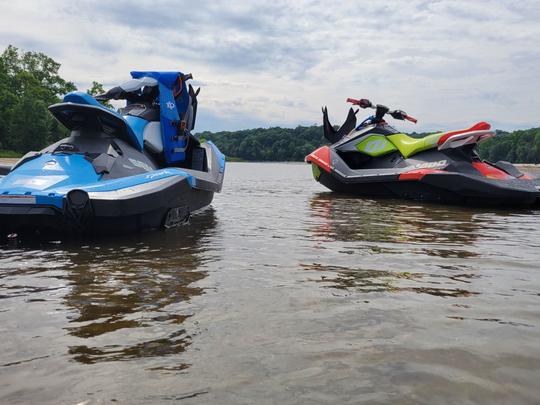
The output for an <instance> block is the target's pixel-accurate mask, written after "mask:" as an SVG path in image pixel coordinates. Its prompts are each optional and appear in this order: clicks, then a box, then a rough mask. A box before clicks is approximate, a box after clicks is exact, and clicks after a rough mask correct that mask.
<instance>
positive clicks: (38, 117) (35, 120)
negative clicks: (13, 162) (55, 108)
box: [0, 45, 76, 152]
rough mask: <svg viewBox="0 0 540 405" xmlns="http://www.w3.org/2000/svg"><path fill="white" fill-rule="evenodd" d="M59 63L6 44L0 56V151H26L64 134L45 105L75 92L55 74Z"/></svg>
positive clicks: (47, 57) (72, 87)
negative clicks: (0, 149) (1, 149)
mask: <svg viewBox="0 0 540 405" xmlns="http://www.w3.org/2000/svg"><path fill="white" fill-rule="evenodd" d="M59 69H60V64H59V63H58V62H56V61H54V60H53V59H52V58H50V57H49V56H47V55H45V54H44V53H41V52H23V51H20V50H19V49H18V48H16V47H14V46H12V45H9V46H8V47H7V48H6V49H5V50H4V51H3V52H2V54H1V55H0V148H3V149H13V150H16V151H18V152H26V151H28V150H30V149H40V148H42V147H44V146H45V145H46V144H47V143H48V142H50V141H55V140H57V139H59V138H61V137H63V136H65V134H66V130H65V129H64V128H63V127H61V126H60V125H58V123H57V122H56V121H55V120H53V119H52V117H51V116H50V115H49V113H48V112H47V106H48V105H51V104H54V103H57V102H59V101H60V97H61V96H62V95H64V94H65V93H68V92H70V91H73V90H76V87H75V85H74V84H73V83H72V82H69V81H66V80H64V79H63V78H62V77H60V75H59V73H58V72H59Z"/></svg>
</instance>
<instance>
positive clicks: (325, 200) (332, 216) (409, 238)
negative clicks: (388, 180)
mask: <svg viewBox="0 0 540 405" xmlns="http://www.w3.org/2000/svg"><path fill="white" fill-rule="evenodd" d="M310 205H311V209H312V214H313V215H314V216H316V217H319V218H322V219H323V220H324V222H323V223H322V224H320V225H319V226H318V227H317V228H315V229H313V233H314V235H315V236H320V237H325V238H329V239H338V240H362V241H367V242H377V243H381V242H383V243H384V242H391V243H405V242H409V243H417V244H422V243H442V244H449V245H457V246H463V245H467V244H471V243H472V242H473V241H474V240H475V239H476V237H477V235H478V233H479V232H481V228H482V226H483V224H482V223H481V221H478V220H477V219H476V218H475V216H474V214H475V211H474V209H471V208H465V207H460V208H458V209H456V208H455V207H445V206H440V205H429V204H425V205H418V204H415V203H410V202H408V201H401V200H367V199H366V200H362V199H357V198H354V197H350V196H346V195H341V194H336V193H328V192H324V193H317V194H315V195H314V196H313V197H312V198H311V200H310Z"/></svg>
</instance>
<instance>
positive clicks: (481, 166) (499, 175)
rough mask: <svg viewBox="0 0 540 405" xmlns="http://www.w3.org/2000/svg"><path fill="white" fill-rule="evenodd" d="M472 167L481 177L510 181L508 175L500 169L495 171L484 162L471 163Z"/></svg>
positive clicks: (494, 168)
mask: <svg viewBox="0 0 540 405" xmlns="http://www.w3.org/2000/svg"><path fill="white" fill-rule="evenodd" d="M472 165H473V167H474V168H475V169H476V170H478V171H479V172H480V174H482V176H484V177H487V178H489V179H511V178H512V176H510V175H509V174H508V173H506V172H503V171H502V170H501V169H497V168H496V167H494V166H491V165H489V164H487V163H484V162H472Z"/></svg>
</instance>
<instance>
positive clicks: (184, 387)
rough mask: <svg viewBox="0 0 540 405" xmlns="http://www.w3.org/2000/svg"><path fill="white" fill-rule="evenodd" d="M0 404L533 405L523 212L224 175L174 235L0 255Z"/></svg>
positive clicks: (235, 167) (51, 245) (249, 170)
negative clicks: (209, 201) (207, 202)
mask: <svg viewBox="0 0 540 405" xmlns="http://www.w3.org/2000/svg"><path fill="white" fill-rule="evenodd" d="M0 269H1V270H0V298H1V299H0V331H1V334H0V336H1V338H2V339H1V341H0V403H2V404H19V403H20V404H28V403H39V404H81V403H82V404H102V403H103V404H105V403H107V404H109V403H126V404H148V403H164V404H167V403H173V402H181V403H187V404H199V403H215V404H253V403H257V404H272V403H278V404H285V403H286V404H303V403H307V404H319V403H320V404H327V403H335V404H348V403H351V404H357V403H370V404H377V403H381V404H382V403H400V404H435V403H436V404H444V403H448V404H456V403H460V404H467V403H486V404H492V403H512V404H521V403H539V402H540V212H539V211H514V212H511V211H502V210H489V209H470V208H462V207H446V206H437V205H422V204H417V203H409V202H403V201H398V200H382V201H375V200H358V199H353V198H348V197H344V196H339V195H335V194H331V193H329V192H326V191H325V190H324V189H323V188H322V186H320V185H318V184H317V183H315V182H314V181H313V180H312V178H311V170H310V168H309V166H307V165H303V164H261V163H231V164H229V165H228V168H227V173H226V181H225V185H224V188H223V193H222V194H217V195H216V197H215V199H214V203H213V205H212V208H210V209H208V210H206V211H205V212H203V213H201V214H199V215H197V216H195V217H193V218H192V220H191V222H190V224H188V225H185V226H182V227H180V228H178V229H173V230H169V231H154V232H148V233H144V234H139V235H134V236H130V237H124V238H115V239H105V240H86V241H68V242H58V241H53V242H48V243H37V242H33V243H32V244H30V245H23V246H1V247H0Z"/></svg>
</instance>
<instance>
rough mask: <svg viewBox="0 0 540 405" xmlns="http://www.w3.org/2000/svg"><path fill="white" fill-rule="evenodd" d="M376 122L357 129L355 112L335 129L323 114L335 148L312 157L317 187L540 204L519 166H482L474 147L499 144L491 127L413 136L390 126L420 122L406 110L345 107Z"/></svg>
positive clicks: (365, 104)
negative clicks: (393, 121)
mask: <svg viewBox="0 0 540 405" xmlns="http://www.w3.org/2000/svg"><path fill="white" fill-rule="evenodd" d="M347 102H350V103H352V104H353V105H356V106H359V107H360V108H363V109H368V108H369V109H374V110H375V114H374V115H372V116H370V117H368V118H367V119H365V120H364V121H362V123H361V124H360V125H358V126H357V124H356V114H357V113H358V111H359V110H356V111H354V110H353V108H351V109H350V110H349V114H348V117H347V119H346V121H345V123H344V124H343V125H342V126H341V127H340V128H339V129H337V130H336V129H335V128H334V127H333V126H332V125H331V124H330V122H329V120H328V110H327V108H326V107H325V108H323V130H324V136H325V138H326V139H328V141H329V142H330V143H331V145H330V146H322V147H320V148H319V149H317V150H315V151H314V152H312V153H311V154H309V155H308V156H307V157H306V159H305V160H306V162H307V163H310V164H311V166H312V169H313V176H314V177H315V180H317V181H318V182H319V183H321V184H323V185H324V186H326V187H327V188H329V189H330V190H332V191H336V192H341V193H348V194H354V195H358V196H362V197H394V198H395V197H398V198H406V199H412V200H418V201H429V202H439V203H446V204H466V205H499V206H513V205H522V206H530V205H534V204H538V203H539V202H540V179H535V178H532V177H531V176H529V175H527V174H525V173H522V172H520V171H519V170H518V169H517V168H516V167H515V166H514V165H512V164H510V163H508V162H504V161H499V162H496V163H490V162H487V161H485V160H482V159H481V158H480V157H479V156H478V154H477V152H476V146H477V145H478V144H479V143H480V142H483V141H485V140H487V139H489V138H491V137H493V136H495V133H494V132H492V131H490V125H489V124H488V123H486V122H479V123H477V124H475V125H473V126H472V127H470V128H468V129H463V130H458V131H450V132H442V133H435V134H428V135H415V136H413V135H407V134H404V133H400V132H399V131H396V130H395V129H394V128H393V127H391V126H390V125H389V124H388V123H387V122H386V121H385V117H386V116H388V115H389V116H390V117H392V118H394V119H397V120H408V121H411V122H413V123H416V119H415V118H413V117H411V116H409V115H407V113H405V112H404V111H402V110H390V109H389V108H388V107H386V106H384V105H381V104H377V105H374V104H372V103H371V102H370V101H369V100H367V99H360V100H356V99H351V98H349V99H347Z"/></svg>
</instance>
